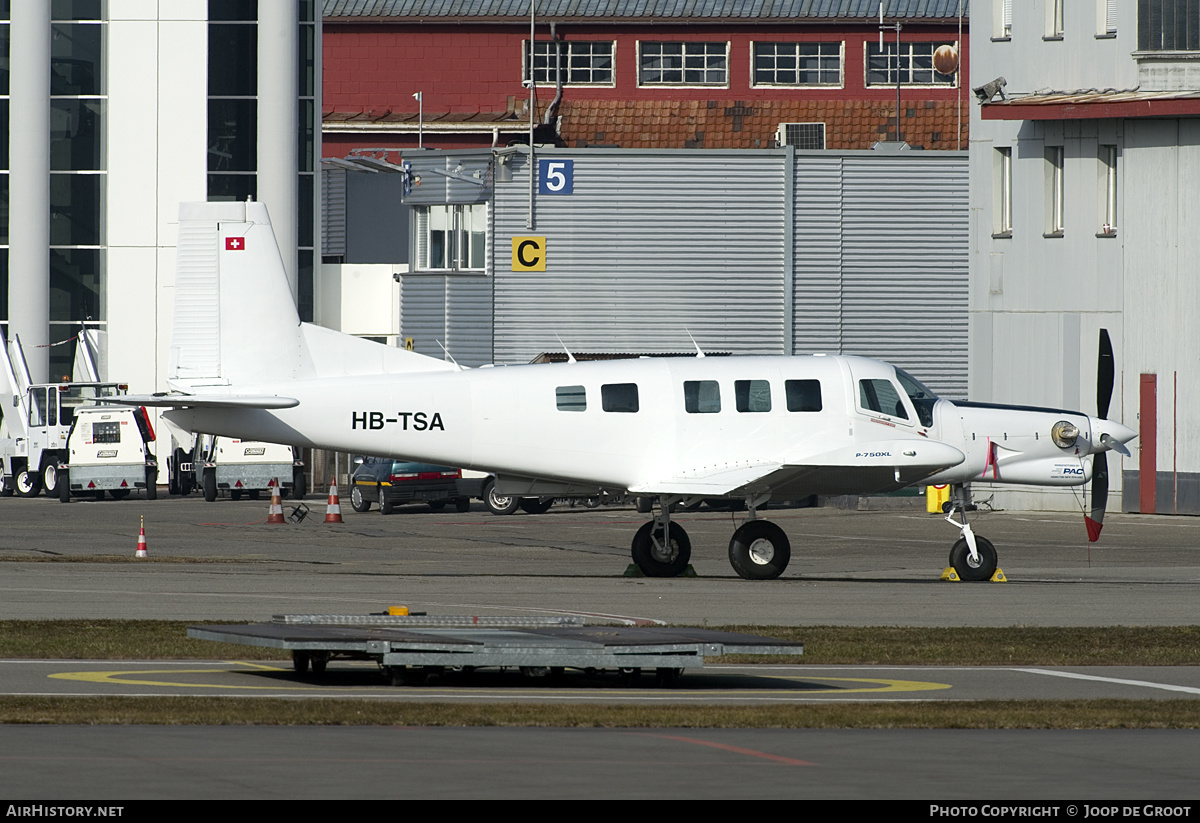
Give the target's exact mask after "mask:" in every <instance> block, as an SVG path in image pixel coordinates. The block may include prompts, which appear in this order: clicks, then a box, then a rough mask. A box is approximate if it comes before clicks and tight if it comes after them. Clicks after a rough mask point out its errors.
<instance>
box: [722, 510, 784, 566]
mask: <svg viewBox="0 0 1200 823" xmlns="http://www.w3.org/2000/svg"><path fill="white" fill-rule="evenodd" d="M791 559H792V546H791V543H789V542H788V538H787V535H786V534H784V533H783V529H781V528H779V527H778V526H776V525H775V524H774V523H771V522H768V521H766V520H751V521H749V522H748V523H743V524H742V525H741V526H739V527H738V529H737V531H735V532H734V533H733V537H732V538H730V540H729V565H731V566H733V570H734V571H735V572H737V573H738V576H739V577H744V578H745V579H746V580H774V579H775V578H776V577H779V575H781V574H783V570H784V569H786V568H787V565H788V561H789V560H791Z"/></svg>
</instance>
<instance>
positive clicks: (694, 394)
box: [683, 380, 721, 414]
mask: <svg viewBox="0 0 1200 823" xmlns="http://www.w3.org/2000/svg"><path fill="white" fill-rule="evenodd" d="M683 410H684V411H685V412H687V413H688V414H716V413H717V412H719V411H720V410H721V387H720V385H719V384H718V383H717V381H716V380H684V381H683Z"/></svg>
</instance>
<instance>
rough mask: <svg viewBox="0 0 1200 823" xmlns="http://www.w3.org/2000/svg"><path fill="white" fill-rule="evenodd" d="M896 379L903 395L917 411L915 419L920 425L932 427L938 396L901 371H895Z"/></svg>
mask: <svg viewBox="0 0 1200 823" xmlns="http://www.w3.org/2000/svg"><path fill="white" fill-rule="evenodd" d="M896 379H897V380H899V381H900V386H901V387H902V388H903V389H904V393H905V394H907V395H908V399H909V400H911V401H912V404H913V408H915V409H916V410H917V419H918V420H920V421H921V425H922V426H932V425H933V407H934V406H935V405H937V401H938V396H937V395H936V394H934V393H933V392H931V391H930V390H929V389H928V388H927V387H926V386H925V385H923V384H922V383H921V381H920V380H917V378H915V377H913V376H912V375H911V374H909V373H908V372H906V371H904V370H903V369H896Z"/></svg>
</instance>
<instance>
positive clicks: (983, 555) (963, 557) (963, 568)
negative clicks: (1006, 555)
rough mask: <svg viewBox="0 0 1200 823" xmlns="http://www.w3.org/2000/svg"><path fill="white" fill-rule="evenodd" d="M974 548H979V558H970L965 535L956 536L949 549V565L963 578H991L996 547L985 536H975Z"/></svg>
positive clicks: (994, 566)
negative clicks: (975, 559) (952, 545)
mask: <svg viewBox="0 0 1200 823" xmlns="http://www.w3.org/2000/svg"><path fill="white" fill-rule="evenodd" d="M975 548H977V549H978V550H979V560H977V561H973V560H971V550H970V548H969V547H968V546H967V540H966V538H965V537H960V538H958V540H957V541H955V543H954V548H952V549H950V565H951V566H953V567H954V571H956V572H958V576H959V577H960V578H962V579H963V580H970V581H981V580H991V579H992V575H993V574H995V573H996V547H995V546H993V545H992V542H991V541H990V540H988V539H987V538H985V537H980V536H979V535H976V536H975Z"/></svg>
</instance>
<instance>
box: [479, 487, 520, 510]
mask: <svg viewBox="0 0 1200 823" xmlns="http://www.w3.org/2000/svg"><path fill="white" fill-rule="evenodd" d="M483 502H484V503H486V504H487V507H488V511H490V512H491V513H492V514H512V513H513V512H515V511H516V510H517V509H518V508H520V506H521V498H519V497H517V496H515V495H512V496H510V495H505V494H497V493H496V481H495V480H489V481H487V483H485V484H484V486H483Z"/></svg>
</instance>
